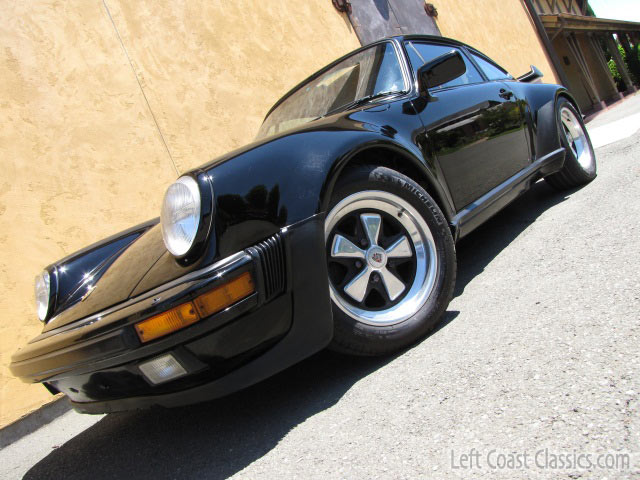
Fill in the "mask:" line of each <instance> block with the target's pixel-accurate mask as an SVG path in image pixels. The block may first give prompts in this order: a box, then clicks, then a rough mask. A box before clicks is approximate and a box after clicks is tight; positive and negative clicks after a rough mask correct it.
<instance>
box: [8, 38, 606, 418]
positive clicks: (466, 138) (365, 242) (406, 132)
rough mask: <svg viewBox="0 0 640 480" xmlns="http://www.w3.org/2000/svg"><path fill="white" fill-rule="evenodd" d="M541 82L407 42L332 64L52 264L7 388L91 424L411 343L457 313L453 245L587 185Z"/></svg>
mask: <svg viewBox="0 0 640 480" xmlns="http://www.w3.org/2000/svg"><path fill="white" fill-rule="evenodd" d="M540 76H541V74H540V72H539V71H538V70H537V69H535V67H532V70H531V72H529V73H528V74H526V75H524V76H522V77H520V78H518V79H514V78H513V77H511V76H510V75H509V74H508V73H507V72H506V71H505V70H503V69H502V68H501V67H499V66H498V65H497V64H495V63H494V62H493V61H491V60H490V59H489V58H487V57H486V56H484V55H483V54H482V53H480V52H478V51H477V50H475V49H473V48H471V47H469V46H467V45H464V44H462V43H459V42H457V41H454V40H448V39H445V38H440V37H427V36H415V35H409V36H401V37H394V38H390V39H385V40H382V41H379V42H376V43H374V44H371V45H368V46H365V47H363V48H360V49H358V50H356V51H354V52H352V53H350V54H348V55H346V56H344V57H342V58H340V59H339V60H336V61H335V62H333V63H332V64H330V65H329V66H327V67H325V68H324V69H322V70H321V71H319V72H318V73H316V74H314V75H312V76H311V77H309V78H308V79H307V80H305V81H304V82H302V83H301V84H299V85H298V86H296V87H295V88H294V89H293V90H291V91H290V92H289V93H287V94H286V95H285V96H284V97H283V98H282V99H281V100H279V101H278V103H276V104H275V105H274V106H273V108H271V110H270V111H269V113H268V114H267V116H266V118H265V120H264V123H263V125H262V127H261V128H260V131H259V133H258V137H257V139H256V141H255V142H254V143H252V144H250V145H247V146H246V147H244V148H241V149H239V150H236V151H234V152H231V153H229V154H227V155H224V156H222V157H220V158H218V159H215V160H213V161H211V162H210V163H208V164H206V165H203V166H202V167H200V168H198V169H195V170H193V171H190V172H188V173H186V174H185V175H183V176H182V177H180V178H179V179H178V180H177V181H176V182H175V183H174V184H173V185H171V186H170V187H169V188H168V190H167V192H166V194H165V197H164V203H163V207H162V212H161V216H160V219H159V220H158V219H155V220H152V221H150V222H147V223H145V224H142V225H138V226H136V227H134V228H131V229H130V230H127V231H125V232H122V233H120V234H117V235H115V236H113V237H110V238H107V239H106V240H104V241H102V242H99V243H97V244H95V245H92V246H90V247H88V248H86V249H84V250H82V251H79V252H77V253H75V254H73V255H71V256H69V257H67V258H65V259H62V260H60V261H58V262H56V263H54V264H52V265H50V266H49V267H47V268H46V270H45V271H44V272H43V273H42V274H41V275H40V276H38V277H37V279H36V301H37V309H38V315H39V317H40V320H42V321H43V322H44V328H43V331H42V334H41V335H39V336H38V337H36V338H34V339H33V340H31V341H30V342H29V343H28V344H27V345H26V346H25V347H24V348H23V349H21V350H19V351H18V352H17V353H15V354H14V356H13V359H12V360H13V362H12V364H11V371H12V372H13V373H14V374H15V375H16V376H18V377H21V378H22V379H24V380H25V381H27V382H43V383H44V385H45V386H46V387H47V388H48V389H49V390H50V391H51V392H53V393H57V392H64V393H65V394H66V395H67V397H68V398H69V399H70V400H71V403H72V404H73V406H74V408H76V409H77V410H79V411H82V412H89V413H97V412H109V411H114V410H123V409H129V408H138V407H142V406H148V405H152V404H159V405H165V406H173V405H180V404H185V403H192V402H196V401H201V400H205V399H210V398H214V397H219V396H222V395H225V394H228V393H230V392H232V391H235V390H238V389H240V388H243V387H246V386H248V385H251V384H253V383H255V382H258V381H259V380H262V379H264V378H266V377H268V376H270V375H272V374H274V373H276V372H278V371H280V370H282V369H284V368H286V367H288V366H289V365H292V364H293V363H295V362H298V361H300V360H301V359H303V358H305V357H307V356H309V355H311V354H313V353H315V352H317V351H319V350H320V349H323V348H325V347H327V346H330V347H331V348H333V349H335V350H338V351H341V352H344V353H350V354H356V355H380V354H386V353H388V352H393V351H396V350H398V349H401V348H403V347H406V346H408V345H411V344H412V343H414V342H416V341H417V340H418V339H420V338H421V337H423V336H424V335H425V334H426V333H427V332H428V331H429V330H430V329H432V328H433V327H434V326H435V324H436V323H437V322H438V319H439V317H440V316H441V315H442V313H443V312H444V311H445V309H446V308H447V305H448V303H449V301H450V299H451V295H452V291H453V288H454V283H455V277H456V251H455V247H454V245H455V242H456V241H457V240H458V239H460V238H461V237H463V236H465V235H467V234H468V233H469V232H471V231H472V230H473V229H474V228H476V227H477V226H478V225H480V224H481V223H482V222H484V221H485V220H486V219H487V218H489V217H490V216H491V215H493V214H495V213H496V212H497V211H499V210H500V209H501V208H502V207H504V206H505V205H506V204H507V203H509V202H510V201H512V200H513V199H514V198H516V197H517V196H518V195H520V194H521V193H522V192H524V191H525V190H527V189H528V188H529V187H530V186H531V184H532V183H534V182H536V181H537V180H539V179H540V178H544V179H545V180H546V181H547V182H549V184H551V185H552V186H553V187H556V188H560V189H563V188H570V187H575V186H578V185H580V184H584V183H587V182H589V181H590V180H592V179H593V178H594V177H595V176H596V163H595V155H594V152H593V147H592V146H591V143H590V140H589V136H588V135H587V132H586V130H585V127H584V124H583V121H582V116H581V114H580V112H579V110H578V106H577V105H576V102H575V100H574V99H573V98H572V96H571V95H570V93H569V92H568V91H567V90H566V89H565V88H564V87H562V86H559V85H547V84H540V83H531V82H532V81H534V80H536V79H537V78H539V77H540Z"/></svg>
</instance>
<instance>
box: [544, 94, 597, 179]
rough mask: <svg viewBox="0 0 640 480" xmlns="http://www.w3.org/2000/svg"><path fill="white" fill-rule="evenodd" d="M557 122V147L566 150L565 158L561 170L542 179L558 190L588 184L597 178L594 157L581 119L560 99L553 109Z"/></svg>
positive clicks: (570, 106) (565, 101)
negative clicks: (558, 140)
mask: <svg viewBox="0 0 640 480" xmlns="http://www.w3.org/2000/svg"><path fill="white" fill-rule="evenodd" d="M556 118H557V123H558V135H559V137H560V143H561V144H562V146H563V147H564V148H565V151H566V156H565V160H564V166H563V167H562V170H560V171H559V172H557V173H554V174H552V175H549V176H548V177H545V180H546V181H547V183H549V185H551V186H552V187H554V188H556V189H558V190H566V189H569V188H574V187H578V186H580V185H584V184H586V183H589V182H590V181H591V180H593V179H594V178H596V154H595V152H594V151H593V145H591V139H590V138H589V133H588V132H587V129H586V127H585V125H584V122H583V121H582V117H581V116H580V114H579V113H578V111H577V110H576V108H575V107H574V106H573V105H572V104H571V102H569V101H568V100H567V99H566V98H564V97H560V98H559V99H558V103H557V105H556Z"/></svg>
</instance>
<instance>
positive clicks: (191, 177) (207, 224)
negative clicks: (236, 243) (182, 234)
mask: <svg viewBox="0 0 640 480" xmlns="http://www.w3.org/2000/svg"><path fill="white" fill-rule="evenodd" d="M211 183H212V182H211V179H210V177H209V175H207V174H206V173H205V172H196V173H194V174H187V175H183V176H181V177H180V178H178V180H176V181H175V182H174V183H172V184H171V185H170V186H169V187H168V188H167V190H166V191H165V194H164V197H163V200H162V210H161V215H160V228H161V230H162V239H163V241H164V244H165V247H166V248H167V250H168V251H169V252H170V253H171V254H172V255H173V256H174V257H175V258H176V260H178V262H179V263H181V264H189V263H191V262H193V261H194V260H195V259H197V258H199V256H200V254H201V253H202V251H203V249H204V246H205V245H206V242H207V239H208V236H209V233H210V230H211V224H212V217H213V187H212V184H211ZM187 192H188V194H189V195H190V196H191V199H192V201H193V205H192V206H191V207H190V208H191V209H192V210H193V214H192V215H190V216H189V217H188V218H189V219H190V220H189V221H190V222H192V223H193V228H192V231H191V232H190V235H189V238H188V241H186V242H185V241H176V238H175V228H176V226H177V225H178V222H176V221H175V218H176V215H175V214H174V212H175V211H176V208H175V207H176V205H175V204H172V203H171V200H170V195H174V199H175V195H178V196H180V195H184V194H186V193H187ZM182 201H184V198H183V199H182ZM178 210H179V208H178ZM185 218H187V217H183V218H180V219H179V220H180V221H183V220H184V219H185ZM187 223H188V222H187Z"/></svg>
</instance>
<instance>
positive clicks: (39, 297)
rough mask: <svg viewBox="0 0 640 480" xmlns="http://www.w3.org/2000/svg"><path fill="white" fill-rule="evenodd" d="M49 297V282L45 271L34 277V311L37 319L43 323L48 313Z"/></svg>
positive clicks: (47, 273)
mask: <svg viewBox="0 0 640 480" xmlns="http://www.w3.org/2000/svg"><path fill="white" fill-rule="evenodd" d="M50 297H51V281H50V279H49V272H47V271H46V270H45V271H44V272H42V273H41V274H40V275H38V276H37V277H36V309H37V310H38V318H39V319H40V320H41V321H43V322H44V320H45V318H47V313H49V299H50Z"/></svg>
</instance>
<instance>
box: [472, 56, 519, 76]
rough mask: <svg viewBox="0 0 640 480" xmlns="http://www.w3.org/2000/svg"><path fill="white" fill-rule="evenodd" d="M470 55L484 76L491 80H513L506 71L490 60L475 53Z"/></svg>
mask: <svg viewBox="0 0 640 480" xmlns="http://www.w3.org/2000/svg"><path fill="white" fill-rule="evenodd" d="M470 53H471V56H472V57H473V59H474V60H475V62H476V63H477V64H478V66H479V67H480V70H482V71H483V72H484V74H485V75H486V76H487V78H488V79H489V80H505V79H513V77H512V76H511V75H509V74H508V73H507V71H506V70H503V69H502V68H500V67H499V66H497V65H496V64H494V63H492V62H489V61H488V60H486V59H484V58H483V57H481V56H480V55H476V54H475V53H473V52H470Z"/></svg>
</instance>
